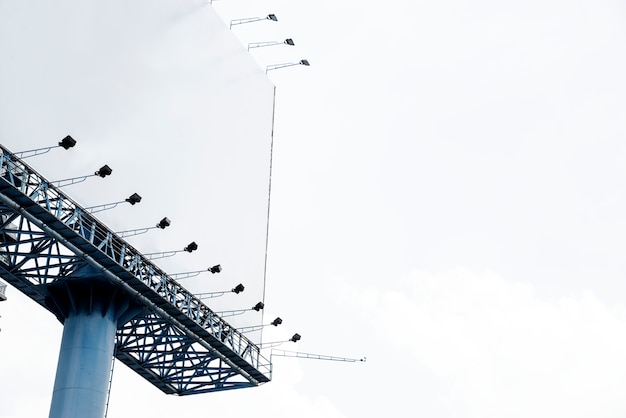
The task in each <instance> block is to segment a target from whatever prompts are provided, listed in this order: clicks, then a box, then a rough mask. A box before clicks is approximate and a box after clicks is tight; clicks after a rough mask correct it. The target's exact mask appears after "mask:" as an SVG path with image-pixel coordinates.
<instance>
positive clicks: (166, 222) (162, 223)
mask: <svg viewBox="0 0 626 418" xmlns="http://www.w3.org/2000/svg"><path fill="white" fill-rule="evenodd" d="M170 225H171V222H170V220H169V219H167V218H163V219H161V220H160V221H159V223H158V224H156V227H157V228H160V229H165V228H167V227H168V226H170Z"/></svg>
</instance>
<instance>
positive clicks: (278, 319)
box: [270, 317, 283, 327]
mask: <svg viewBox="0 0 626 418" xmlns="http://www.w3.org/2000/svg"><path fill="white" fill-rule="evenodd" d="M282 323H283V320H282V319H280V317H276V319H274V320H273V321H272V322H270V325H274V326H275V327H277V326H279V325H280V324H282Z"/></svg>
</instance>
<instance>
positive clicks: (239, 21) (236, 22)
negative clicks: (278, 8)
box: [230, 13, 278, 29]
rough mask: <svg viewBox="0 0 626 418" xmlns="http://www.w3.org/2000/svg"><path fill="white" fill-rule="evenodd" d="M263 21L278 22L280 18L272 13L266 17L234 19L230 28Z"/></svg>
mask: <svg viewBox="0 0 626 418" xmlns="http://www.w3.org/2000/svg"><path fill="white" fill-rule="evenodd" d="M262 20H271V21H272V22H278V18H277V17H276V15H275V14H273V13H270V14H268V15H267V16H265V17H246V18H243V19H233V20H231V21H230V28H231V29H232V28H233V26H235V25H243V24H244V23H252V22H260V21H262Z"/></svg>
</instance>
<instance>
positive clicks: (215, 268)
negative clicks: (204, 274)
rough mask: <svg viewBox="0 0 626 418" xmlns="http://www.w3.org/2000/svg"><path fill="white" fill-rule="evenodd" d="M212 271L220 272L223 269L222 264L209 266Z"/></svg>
mask: <svg viewBox="0 0 626 418" xmlns="http://www.w3.org/2000/svg"><path fill="white" fill-rule="evenodd" d="M208 270H209V271H210V272H211V273H213V274H215V273H219V272H220V271H222V266H220V265H219V264H217V265H215V266H213V267H209V269H208Z"/></svg>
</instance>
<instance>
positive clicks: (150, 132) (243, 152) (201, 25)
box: [0, 0, 274, 326]
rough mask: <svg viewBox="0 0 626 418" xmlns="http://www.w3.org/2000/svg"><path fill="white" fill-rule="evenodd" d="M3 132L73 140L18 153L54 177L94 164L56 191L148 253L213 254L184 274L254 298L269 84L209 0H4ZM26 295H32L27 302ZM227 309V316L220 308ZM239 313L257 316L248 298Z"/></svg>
mask: <svg viewBox="0 0 626 418" xmlns="http://www.w3.org/2000/svg"><path fill="white" fill-rule="evenodd" d="M0 57H2V64H1V65H0V92H1V93H0V143H2V144H3V145H5V146H6V147H7V148H9V149H10V150H12V151H13V152H17V151H21V150H28V149H33V148H40V147H45V146H49V145H55V144H56V143H57V142H58V141H60V140H61V139H62V138H63V137H65V135H68V134H69V135H71V136H72V137H74V138H75V139H76V140H77V141H78V144H77V145H76V147H75V148H72V149H70V150H67V151H65V150H62V149H55V150H53V151H51V152H50V153H48V154H45V155H42V156H37V157H33V158H31V159H28V160H26V162H28V163H29V164H30V165H31V166H33V167H34V168H35V169H37V170H38V171H39V172H40V173H41V174H42V175H43V176H45V177H47V178H48V179H49V180H56V179H64V178H68V177H74V176H80V175H84V174H90V173H93V172H94V171H96V170H97V169H98V168H99V167H101V166H102V165H103V164H108V165H109V166H110V167H111V168H112V169H113V174H112V175H111V176H109V177H107V178H105V179H101V178H98V177H94V178H90V179H88V180H87V181H86V182H84V183H81V184H77V185H72V186H68V187H67V188H65V191H66V192H67V193H68V194H69V195H70V196H71V197H72V198H74V200H76V201H77V202H79V203H80V204H81V205H83V206H85V207H88V206H93V205H99V204H103V203H108V202H114V201H120V200H124V199H125V198H126V197H128V196H130V195H131V194H132V193H135V192H136V193H138V194H139V195H141V196H142V198H143V199H142V201H141V203H139V204H138V205H135V206H130V205H128V204H123V205H120V206H119V207H117V208H115V209H112V210H110V211H106V212H102V213H101V214H99V215H98V216H99V218H100V219H102V220H103V221H104V222H105V223H106V224H107V225H108V226H109V227H110V228H111V229H113V230H114V231H123V230H128V229H134V228H141V227H146V226H154V225H155V224H156V223H157V222H158V221H159V220H160V219H161V218H162V217H164V216H167V217H168V218H169V219H170V220H171V221H172V225H171V226H170V227H169V228H167V229H165V230H154V231H151V232H149V233H147V234H145V235H139V236H136V237H133V238H128V241H129V242H130V243H131V244H133V245H135V246H136V248H137V249H139V250H140V251H142V252H145V253H152V252H160V251H169V250H179V249H183V248H184V247H185V246H186V245H187V244H188V243H190V242H191V241H195V242H197V243H198V246H199V248H198V250H197V251H196V252H194V253H192V254H188V253H181V254H178V255H176V256H174V257H171V258H166V259H163V260H161V261H159V262H157V264H159V265H160V266H161V267H162V268H163V269H165V271H167V272H169V273H178V272H186V271H196V270H201V269H206V268H207V267H209V266H211V265H214V264H221V265H222V267H223V271H222V273H220V274H217V275H212V274H210V273H206V274H201V275H199V276H197V277H194V278H188V279H185V281H182V282H181V283H182V284H183V285H184V286H185V287H187V288H188V289H189V290H191V291H193V292H194V293H199V292H212V291H221V290H230V289H231V288H233V287H234V286H235V285H236V284H238V283H240V282H241V283H243V284H244V286H245V287H246V290H245V291H244V292H243V293H242V294H240V295H234V294H227V295H225V296H223V297H220V298H216V299H211V300H210V301H207V304H208V305H209V306H210V307H212V308H214V310H216V311H225V310H233V309H235V310H236V309H240V308H243V309H245V308H250V307H251V306H253V305H254V304H255V303H256V302H258V301H259V300H261V298H262V297H263V281H264V260H265V247H266V228H267V215H268V193H269V174H270V172H269V170H270V157H271V155H270V153H271V140H272V114H273V97H274V86H273V85H272V83H271V82H270V81H269V80H268V78H267V77H266V75H265V72H264V71H263V70H262V69H261V68H259V66H258V65H257V64H256V63H255V62H254V60H253V59H252V57H251V56H250V55H249V54H248V52H247V51H246V48H245V47H243V46H242V45H241V43H240V42H239V41H238V40H237V39H236V37H235V36H234V35H233V34H232V33H231V32H230V30H229V28H228V25H227V24H226V23H224V22H223V21H222V20H221V18H220V17H219V16H218V15H217V14H216V13H215V11H214V10H213V8H212V7H211V6H210V4H209V3H208V2H205V1H185V2H166V1H147V0H134V1H130V2H129V1H121V0H112V1H106V2H97V1H84V2H78V3H77V2H74V1H69V0H53V1H51V0H46V1H28V2H18V1H11V2H2V3H0ZM33 309H38V307H37V306H35V305H33ZM227 320H228V319H227ZM229 322H231V323H232V324H233V325H235V326H241V325H253V324H259V323H261V314H258V313H256V312H252V313H246V314H245V315H241V316H236V317H232V320H229Z"/></svg>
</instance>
